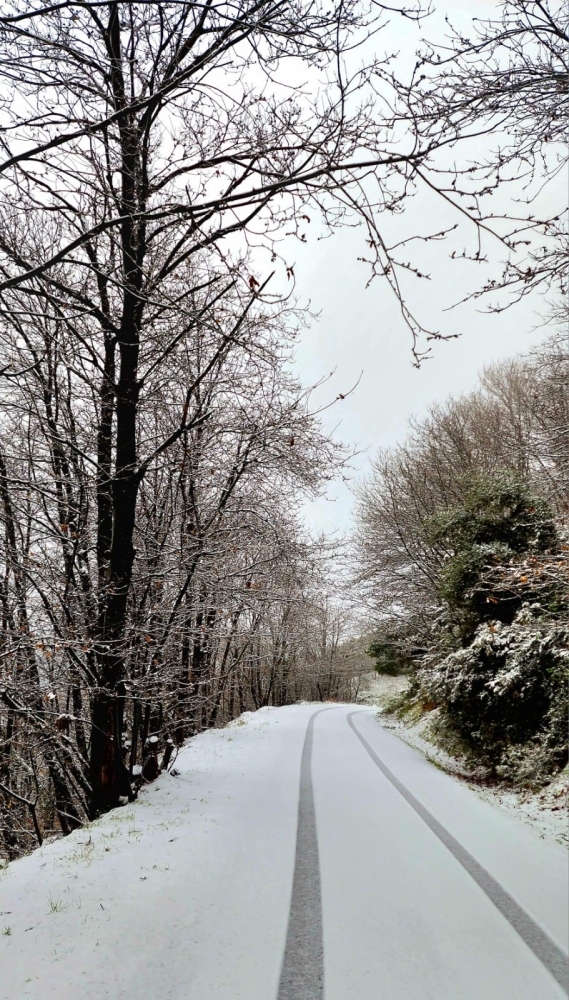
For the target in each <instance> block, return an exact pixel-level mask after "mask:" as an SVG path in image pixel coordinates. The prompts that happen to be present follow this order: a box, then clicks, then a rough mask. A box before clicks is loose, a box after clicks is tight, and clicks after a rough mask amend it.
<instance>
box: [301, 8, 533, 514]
mask: <svg viewBox="0 0 569 1000" xmlns="http://www.w3.org/2000/svg"><path fill="white" fill-rule="evenodd" d="M481 7H484V12H487V11H488V10H490V9H491V8H496V7H497V5H496V4H495V3H493V2H485V0H476V3H475V4H473V3H471V2H468V3H467V2H460V3H453V4H444V5H443V4H440V5H439V8H440V9H443V8H444V13H449V14H451V15H452V16H453V18H454V19H455V20H457V19H460V20H461V22H462V24H464V22H465V20H469V19H470V18H471V17H472V16H473V14H474V13H475V12H476V13H478V14H481ZM437 24H438V26H437ZM440 30H444V29H443V26H442V25H441V21H440V19H439V21H438V23H437V22H436V21H435V22H433V23H432V24H431V25H430V26H429V30H427V26H426V25H425V26H423V29H422V30H421V31H418V30H415V29H413V28H411V27H410V26H409V25H408V24H404V25H403V26H401V24H400V23H396V24H395V26H394V27H393V29H392V32H393V35H392V39H393V38H395V40H396V43H397V45H398V47H400V48H401V50H402V52H404V53H405V61H407V59H408V58H409V53H413V52H414V50H415V46H416V43H417V41H418V39H419V35H420V34H423V35H428V36H429V37H431V38H432V37H435V36H436V34H437V31H440ZM392 39H390V40H389V44H393V42H392ZM449 219H450V215H448V216H447V215H445V209H444V206H442V205H441V203H440V202H439V201H437V200H436V199H433V198H430V197H427V196H419V197H418V198H417V199H416V200H415V201H414V203H413V206H412V208H411V210H410V212H408V213H407V218H406V219H405V220H401V219H400V220H398V219H395V220H393V219H391V218H390V219H389V220H387V224H388V225H389V226H390V227H391V234H390V235H393V234H394V233H395V234H397V232H398V230H397V227H398V226H399V227H401V231H402V232H406V233H407V232H409V227H411V228H412V229H418V230H420V231H422V232H424V231H427V230H428V229H431V230H433V229H434V230H436V229H437V228H441V223H442V225H445V224H446V222H448V221H449ZM452 221H454V219H453V220H452ZM307 229H308V233H307V235H308V243H307V245H306V246H304V245H299V244H298V243H296V242H295V243H294V245H293V244H292V243H291V244H290V245H287V246H286V248H285V253H286V256H287V258H288V260H289V262H294V264H295V274H296V281H297V286H296V287H297V292H298V295H299V298H300V300H301V302H303V303H307V302H308V301H310V304H311V308H312V309H313V310H314V311H316V312H318V313H319V314H320V315H319V318H318V320H317V321H315V322H314V323H313V324H312V326H311V328H310V329H308V330H306V331H304V332H303V334H302V335H301V340H300V343H299V345H298V348H297V352H296V367H297V370H298V372H299V374H300V376H301V378H302V381H303V382H304V384H305V385H306V384H310V383H312V382H316V381H317V380H318V379H320V378H322V376H324V375H327V374H328V373H330V372H332V371H335V374H334V376H333V378H332V379H331V380H330V382H329V383H328V384H327V385H326V386H324V387H322V388H320V389H319V390H318V391H317V392H316V394H315V402H317V403H318V404H319V405H325V404H326V403H327V402H329V401H331V400H333V399H334V397H335V396H336V395H337V394H338V393H343V394H344V393H346V392H347V391H348V390H349V389H350V387H351V386H352V385H353V384H354V383H355V382H356V381H357V380H358V378H359V377H360V374H361V381H360V383H359V385H358V387H357V388H356V390H355V391H354V392H353V393H352V394H351V395H350V396H349V397H348V398H346V399H345V400H343V401H341V402H339V403H337V404H336V405H335V406H334V407H333V408H332V409H331V410H328V411H327V412H326V413H325V414H324V416H323V420H324V423H325V426H326V428H327V429H330V430H331V429H332V428H336V430H335V434H336V436H337V437H338V438H340V439H342V440H344V441H346V442H348V443H350V444H354V445H358V446H359V447H361V448H362V449H366V453H365V454H362V455H360V456H359V457H358V459H357V460H356V462H355V463H354V465H355V471H354V474H353V478H354V479H357V477H358V476H361V475H363V474H365V472H366V470H367V469H368V468H369V462H370V459H371V458H372V457H373V455H374V453H375V452H376V451H377V449H378V448H379V447H380V446H386V445H391V444H394V443H395V442H397V441H400V440H402V439H403V438H404V436H405V433H406V428H407V424H408V421H409V418H410V417H411V416H419V417H420V416H422V415H423V414H425V412H426V410H427V408H428V406H429V405H430V404H432V403H433V402H434V401H436V400H443V399H445V398H446V397H448V396H449V395H450V394H459V393H462V392H467V391H468V390H470V389H472V388H473V387H474V386H475V384H476V378H477V373H478V372H479V371H480V369H481V368H483V366H484V365H487V364H489V363H490V362H493V361H496V360H498V359H500V358H506V357H509V356H512V355H513V354H516V353H518V352H523V351H527V350H528V348H530V347H531V346H532V345H533V344H535V343H538V342H539V341H540V340H542V339H543V338H544V337H545V336H546V335H547V334H548V332H551V331H550V329H549V330H548V329H544V328H543V325H542V323H541V320H542V318H543V315H544V314H545V312H546V304H545V303H544V302H543V301H542V300H541V299H540V298H539V297H535V298H534V299H532V300H529V299H527V300H525V301H524V302H523V303H522V304H521V305H518V306H513V307H512V308H510V309H509V310H507V311H506V312H503V313H501V314H499V315H488V314H487V313H486V312H485V311H484V309H485V307H484V305H483V304H481V303H480V302H477V303H468V304H466V305H462V306H460V307H458V308H456V309H454V310H452V311H450V312H449V311H448V310H447V307H449V306H450V305H452V303H453V302H456V301H457V300H459V299H460V298H461V297H462V296H464V295H465V294H467V293H468V292H469V291H472V290H473V289H474V288H476V287H477V285H478V284H479V282H480V281H481V280H482V279H483V277H484V274H483V273H477V270H476V268H475V267H474V266H473V265H470V266H467V265H464V264H462V263H457V262H453V261H450V260H449V254H450V251H451V250H452V247H453V245H455V246H464V241H466V240H467V239H468V235H469V234H468V233H467V232H466V231H463V232H461V234H460V235H459V236H458V237H456V239H457V240H458V242H457V243H455V244H453V245H451V244H445V243H443V244H441V243H435V244H429V245H428V246H427V247H425V248H424V250H423V251H422V257H421V263H422V264H423V266H424V269H426V270H428V271H429V273H430V274H431V276H432V278H431V281H429V282H428V283H427V282H423V283H422V284H421V286H420V287H417V288H415V290H414V293H413V304H414V305H415V307H416V308H417V309H418V311H419V313H420V318H421V320H423V321H424V322H425V323H426V324H428V325H429V327H430V328H431V329H433V328H434V329H437V330H439V331H441V332H443V333H447V334H448V333H459V334H460V337H459V339H458V340H454V339H453V340H449V341H447V342H444V343H440V342H436V343H434V344H433V347H432V357H431V359H430V360H428V361H426V362H424V363H423V365H422V366H421V368H420V369H419V370H417V369H416V368H414V367H413V357H412V353H411V338H410V334H409V332H408V330H407V329H406V327H405V325H404V324H403V321H402V319H401V316H400V313H399V310H398V306H397V303H396V302H395V301H394V300H393V297H392V294H391V292H390V291H389V289H388V288H387V286H386V285H385V284H383V283H381V282H380V281H379V280H376V281H375V282H374V283H373V284H372V285H371V287H369V288H367V289H366V282H367V278H368V272H367V270H366V266H365V265H364V264H362V263H359V262H358V261H357V258H358V256H361V255H362V253H364V252H365V243H364V240H365V233H363V232H362V231H361V230H360V231H357V230H353V229H345V230H340V231H338V232H337V233H336V234H335V235H334V236H333V237H332V238H330V239H327V240H318V239H317V238H316V237H317V235H318V229H317V226H316V227H313V229H314V231H313V232H312V233H311V232H310V227H307ZM461 240H462V241H463V242H462V243H461ZM487 250H488V252H489V255H490V258H491V261H492V263H491V266H493V267H495V272H494V273H495V274H496V276H497V274H498V273H499V261H500V259H501V257H503V253H501V250H500V247H499V245H495V246H490V245H489V246H488V247H487ZM540 314H541V317H540ZM352 505H353V495H352V493H351V491H350V488H349V486H348V485H345V484H343V483H341V482H339V483H335V484H333V485H332V486H331V487H330V489H329V490H328V496H327V498H323V499H320V500H317V501H315V502H311V503H308V504H306V505H305V508H304V515H305V518H306V521H307V523H308V525H309V526H310V527H311V528H312V529H313V530H316V531H320V530H323V531H326V532H336V531H338V532H343V531H345V530H346V529H347V528H348V527H349V524H350V516H351V508H352Z"/></svg>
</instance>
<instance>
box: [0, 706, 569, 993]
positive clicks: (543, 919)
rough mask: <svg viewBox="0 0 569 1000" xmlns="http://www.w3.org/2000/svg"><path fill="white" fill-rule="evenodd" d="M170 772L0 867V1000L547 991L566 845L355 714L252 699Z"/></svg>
mask: <svg viewBox="0 0 569 1000" xmlns="http://www.w3.org/2000/svg"><path fill="white" fill-rule="evenodd" d="M352 713H353V714H352ZM307 734H308V735H307ZM176 771H177V775H176V776H175V777H174V776H171V775H162V776H161V777H160V778H159V780H158V781H157V782H156V783H155V785H153V786H151V787H150V788H148V789H147V790H145V792H144V793H143V794H142V795H141V797H140V799H139V800H138V802H137V803H136V804H135V805H134V806H127V807H124V808H122V809H118V810H115V811H114V812H113V813H112V814H110V815H109V816H106V817H104V818H103V819H102V820H100V821H99V822H98V823H96V824H93V825H92V826H91V827H89V828H88V829H85V830H82V831H78V832H76V833H75V834H73V835H72V836H71V837H69V838H67V839H65V840H60V841H57V842H56V843H53V844H50V845H46V846H45V847H43V848H42V849H41V850H39V851H36V852H35V854H34V855H32V856H30V857H28V858H24V859H22V860H21V861H19V862H16V863H14V864H13V865H11V866H10V867H9V869H8V870H7V871H6V872H4V873H3V874H0V997H1V998H2V1000H20V998H24V997H30V998H34V1000H40V998H41V1000H55V998H57V1000H95V998H99V997H112V998H113V1000H139V998H141V1000H238V998H243V1000H313V998H317V997H324V998H325V1000H351V998H354V1000H356V998H357V1000H431V998H432V1000H554V998H558V997H559V998H562V997H564V996H566V993H565V991H564V989H563V988H562V986H561V985H560V983H559V980H560V979H561V978H562V973H563V968H562V966H563V957H562V952H563V951H564V950H565V951H566V949H567V935H568V930H567V911H568V905H567V902H568V887H567V881H568V879H567V856H566V853H565V851H564V850H563V849H562V848H561V847H560V846H558V845H557V844H555V843H548V842H546V841H544V840H540V839H539V837H537V836H536V834H535V833H534V831H532V830H531V829H529V828H527V827H526V826H525V825H523V824H522V823H520V822H518V821H517V820H516V819H515V818H514V817H512V816H509V815H508V814H506V813H504V812H503V811H502V810H500V809H499V808H498V807H497V806H494V805H492V804H490V803H487V802H485V801H482V800H481V799H480V798H479V797H478V796H477V795H476V794H475V793H474V792H472V791H471V790H470V789H468V788H466V787H465V786H464V785H462V784H460V783H459V782H458V781H456V780H455V779H453V778H450V777H448V776H447V775H446V774H444V773H442V772H441V771H439V770H437V769H436V768H434V767H433V766H432V765H431V764H429V763H428V762H427V761H426V760H425V759H424V758H423V757H422V756H421V755H420V754H419V753H418V752H417V751H415V750H413V749H411V748H410V747H408V746H407V745H406V744H404V743H402V742H401V741H399V740H398V739H397V738H396V737H395V736H393V734H391V733H389V732H387V731H386V730H384V729H382V727H381V725H380V724H379V722H378V721H377V719H376V718H375V715H374V712H373V710H367V709H363V710H362V709H361V708H357V707H356V706H351V707H348V706H334V707H324V708H323V707H317V706H314V705H312V706H309V705H306V706H304V705H303V706H294V707H292V708H284V709H264V710H262V711H260V712H257V713H255V714H254V715H249V716H248V717H247V718H246V719H243V720H239V721H238V722H237V723H234V724H233V725H232V726H230V727H228V728H227V729H225V730H216V731H213V732H209V733H205V734H203V735H202V736H200V737H198V738H197V739H195V740H193V741H192V742H191V743H190V744H189V746H188V747H187V749H185V750H184V751H183V753H182V754H181V755H180V757H179V758H178V760H177V762H176Z"/></svg>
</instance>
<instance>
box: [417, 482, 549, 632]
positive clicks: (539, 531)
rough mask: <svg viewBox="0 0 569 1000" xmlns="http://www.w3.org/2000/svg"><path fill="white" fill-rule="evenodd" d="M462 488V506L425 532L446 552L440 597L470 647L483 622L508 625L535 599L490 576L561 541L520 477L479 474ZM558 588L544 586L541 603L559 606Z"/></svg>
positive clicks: (426, 527)
mask: <svg viewBox="0 0 569 1000" xmlns="http://www.w3.org/2000/svg"><path fill="white" fill-rule="evenodd" d="M463 487H464V495H463V500H462V502H461V503H460V504H457V505H456V506H455V507H452V508H448V509H445V510H441V511H439V512H438V513H437V514H435V515H434V516H433V517H431V518H429V519H428V520H427V521H426V522H425V525H424V530H425V533H426V536H427V539H428V541H429V543H430V544H431V545H434V546H436V547H437V548H438V549H439V551H440V552H441V559H442V566H441V570H440V573H439V579H438V592H439V596H440V598H441V600H442V601H443V602H444V604H445V605H446V606H447V608H448V609H449V612H450V614H451V615H452V616H453V617H454V619H455V621H456V622H457V624H458V625H459V628H460V633H461V637H462V639H463V642H464V643H465V644H466V643H468V642H469V641H470V640H471V639H472V636H473V634H474V632H475V630H476V627H477V626H478V625H479V624H480V622H483V621H501V622H504V623H506V624H509V623H511V622H512V621H513V619H514V616H515V614H516V612H517V611H518V610H519V608H520V607H521V604H522V603H523V602H524V601H526V602H527V601H528V599H529V598H531V596H532V595H531V594H530V593H529V590H528V587H526V588H525V591H524V592H523V593H522V592H521V591H520V592H517V593H516V592H515V591H512V589H511V587H509V586H507V585H506V584H504V585H502V586H501V585H500V582H499V579H498V577H499V574H498V575H497V576H496V578H495V579H494V580H493V583H492V584H489V582H488V576H489V574H491V573H492V571H493V570H496V568H500V567H501V566H502V567H510V566H512V565H514V564H515V563H516V561H519V559H520V558H521V557H524V558H527V557H528V556H529V557H535V556H541V555H543V554H544V553H550V552H555V551H557V549H558V547H559V539H558V535H557V529H556V525H555V520H554V517H553V513H552V511H551V509H550V507H549V505H548V504H547V503H546V501H545V500H542V499H541V498H540V497H538V496H536V495H535V494H534V493H533V492H532V491H531V490H530V488H529V487H528V486H527V484H526V483H524V482H523V481H522V480H521V479H520V477H519V476H518V475H517V473H515V472H511V471H509V470H504V471H502V472H499V473H494V474H493V475H486V474H485V475H482V474H477V475H475V476H470V477H468V478H467V479H466V480H463ZM556 589H557V587H556V585H555V584H554V583H552V584H551V585H550V587H549V591H551V593H550V592H549V591H548V592H547V594H546V593H545V590H544V587H543V584H542V583H541V582H540V583H539V597H540V599H542V600H544V601H546V602H547V601H549V602H550V603H551V602H552V601H553V602H554V601H555V599H556V594H555V591H556ZM536 596H537V591H536Z"/></svg>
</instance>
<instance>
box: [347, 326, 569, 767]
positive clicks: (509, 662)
mask: <svg viewBox="0 0 569 1000" xmlns="http://www.w3.org/2000/svg"><path fill="white" fill-rule="evenodd" d="M568 376H569V350H568V345H567V341H566V337H565V335H554V336H553V337H551V338H550V339H548V340H547V341H546V342H545V343H544V344H543V345H542V346H541V347H539V348H538V349H536V350H535V351H534V352H532V353H531V354H530V355H529V356H528V357H519V358H515V359H513V360H511V361H506V362H501V363H499V364H495V365H492V366H490V367H489V368H487V369H486V370H485V371H484V372H483V373H482V376H481V379H480V387H479V388H478V389H476V390H475V391H474V392H472V393H470V394H468V395H466V396H462V397H459V398H456V399H452V398H451V399H450V400H449V401H448V402H447V403H445V404H442V405H436V406H433V407H432V408H431V410H430V412H429V414H428V415H427V417H426V418H425V419H424V420H422V421H415V422H414V424H413V425H412V429H411V433H410V435H409V437H408V439H407V440H406V441H405V442H404V443H403V444H402V445H401V446H399V447H397V448H395V449H391V450H386V451H384V452H382V453H380V454H379V456H378V457H377V459H376V461H375V463H374V467H373V471H372V473H371V475H370V477H369V478H368V480H367V481H366V482H365V483H364V484H363V485H362V487H361V489H360V496H359V509H358V518H357V522H358V523H357V531H356V546H357V577H358V581H359V585H360V593H361V595H362V600H363V602H364V606H365V608H366V615H367V616H368V621H369V620H371V621H373V622H374V626H375V638H374V641H373V643H372V645H371V647H370V652H371V654H372V655H373V656H374V657H375V659H376V665H377V668H378V669H379V670H380V671H382V672H398V671H407V672H411V674H412V677H413V682H412V685H411V692H410V695H409V696H408V697H407V699H406V700H405V704H404V705H402V706H401V707H402V708H403V709H404V710H405V709H406V708H409V707H411V705H412V704H415V705H417V704H418V705H423V706H424V707H425V708H428V709H432V708H434V707H438V708H439V709H440V715H441V718H440V720H439V722H438V723H437V726H438V730H439V737H440V736H441V735H442V738H443V739H444V738H445V736H446V738H447V739H450V740H452V737H453V736H454V737H458V738H459V745H460V748H461V751H462V752H466V753H467V755H468V754H471V755H472V756H473V759H475V760H476V761H477V762H483V763H485V764H486V765H488V766H489V767H490V769H491V771H492V773H494V774H499V775H501V776H503V777H507V778H509V779H511V780H515V781H520V782H528V783H532V782H533V783H539V782H541V781H546V780H549V779H550V778H551V776H552V775H553V774H554V773H555V772H556V770H557V769H558V768H559V767H563V766H564V765H565V764H566V762H567V726H566V715H567V707H568V706H567V691H568V681H569V630H568V627H567V623H568V620H569V523H568V518H569V433H568V428H569V392H568V385H569V381H568Z"/></svg>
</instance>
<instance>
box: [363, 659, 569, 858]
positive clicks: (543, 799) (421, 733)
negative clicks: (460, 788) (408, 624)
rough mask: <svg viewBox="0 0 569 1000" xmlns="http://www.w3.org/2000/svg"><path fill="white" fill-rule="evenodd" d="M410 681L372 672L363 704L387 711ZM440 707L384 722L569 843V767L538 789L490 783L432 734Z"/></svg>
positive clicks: (481, 791)
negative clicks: (391, 702) (433, 737)
mask: <svg viewBox="0 0 569 1000" xmlns="http://www.w3.org/2000/svg"><path fill="white" fill-rule="evenodd" d="M408 683H409V682H408V680H407V679H406V678H405V677H384V676H383V677H382V676H378V675H377V674H376V675H375V676H370V679H369V681H368V683H367V684H366V685H365V686H364V689H363V691H362V694H361V696H360V699H359V700H360V701H361V703H362V704H366V705H375V706H377V708H378V709H379V710H380V711H381V712H382V713H383V711H384V710H385V707H386V705H388V704H389V702H390V701H391V700H392V699H393V698H395V697H397V696H398V695H400V694H402V693H403V692H404V691H405V690H406V688H407V687H408ZM436 711H437V710H436V709H435V711H434V712H428V713H426V714H424V715H422V716H421V717H420V718H419V719H416V718H413V719H411V720H410V721H409V720H403V721H399V720H398V719H396V718H394V717H393V716H389V717H387V716H384V717H383V719H382V723H383V725H384V726H386V727H388V728H389V729H390V730H391V732H393V733H394V734H395V735H396V736H398V737H399V738H400V739H402V740H404V741H405V743H407V744H409V746H412V747H414V748H415V749H416V750H419V751H420V752H421V753H423V754H424V755H425V756H426V757H427V758H428V759H429V760H431V761H433V763H435V764H436V765H437V766H438V767H442V768H444V770H445V771H447V773H448V774H451V775H454V776H455V777H457V778H458V779H459V780H461V781H464V782H465V783H466V784H467V785H468V786H469V787H470V788H471V789H472V790H473V791H474V792H475V793H476V794H477V795H479V796H480V797H481V798H482V799H485V800H486V801H488V802H492V803H496V804H497V805H499V806H500V807H502V808H503V809H505V810H507V811H508V812H509V813H510V814H511V815H514V816H515V817H516V818H517V819H519V820H520V821H521V822H523V823H527V824H528V825H529V826H531V827H532V828H533V829H534V830H536V831H537V833H538V834H539V836H540V837H544V838H546V839H548V840H555V841H557V842H558V843H559V844H563V845H565V846H569V817H568V811H567V810H568V805H569V770H567V769H566V770H565V771H563V772H562V774H560V775H559V777H558V778H557V779H556V780H555V781H554V782H552V784H551V785H549V786H548V787H547V788H545V789H543V790H541V791H537V792H535V791H529V790H519V791H516V790H513V789H510V788H507V787H502V786H494V785H488V784H486V783H485V782H484V781H480V779H479V776H476V775H473V774H472V771H471V770H469V769H468V768H467V767H466V765H465V764H464V762H463V761H462V760H460V759H459V758H457V757H451V756H450V755H449V754H448V753H446V752H445V751H444V750H442V749H441V748H440V747H438V746H437V745H436V743H434V742H433V739H432V738H430V733H429V729H430V726H431V724H432V722H433V721H434V718H435V715H436Z"/></svg>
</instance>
